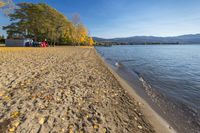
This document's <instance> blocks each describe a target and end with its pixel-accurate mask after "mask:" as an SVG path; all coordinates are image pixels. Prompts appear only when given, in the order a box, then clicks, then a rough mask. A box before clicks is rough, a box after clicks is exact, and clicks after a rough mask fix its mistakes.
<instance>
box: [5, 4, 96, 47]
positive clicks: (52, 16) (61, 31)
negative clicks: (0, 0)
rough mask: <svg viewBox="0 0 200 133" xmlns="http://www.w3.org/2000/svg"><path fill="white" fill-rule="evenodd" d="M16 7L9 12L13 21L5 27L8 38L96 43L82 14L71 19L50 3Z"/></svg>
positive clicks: (52, 42)
mask: <svg viewBox="0 0 200 133" xmlns="http://www.w3.org/2000/svg"><path fill="white" fill-rule="evenodd" d="M2 5H3V4H2ZM17 6H18V8H16V9H15V10H14V13H12V14H9V17H10V20H11V21H12V23H11V24H10V25H8V26H6V27H4V30H6V31H7V33H8V37H9V38H19V37H21V38H33V39H34V40H35V41H44V40H45V39H47V40H48V42H49V43H50V44H52V45H56V44H57V45H59V44H62V45H79V46H80V45H90V46H92V45H93V44H94V42H93V39H92V38H91V37H89V34H88V30H87V28H86V27H85V26H84V25H83V24H82V22H81V21H80V16H79V15H74V18H73V19H72V21H70V20H68V19H67V17H66V16H64V15H63V14H62V13H60V12H58V11H57V10H56V9H54V8H52V7H50V6H49V5H47V4H43V3H39V4H33V3H20V4H18V5H17Z"/></svg>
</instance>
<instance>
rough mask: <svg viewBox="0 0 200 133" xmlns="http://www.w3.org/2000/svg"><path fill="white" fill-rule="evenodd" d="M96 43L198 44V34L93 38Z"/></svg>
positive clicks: (199, 39) (199, 37)
mask: <svg viewBox="0 0 200 133" xmlns="http://www.w3.org/2000/svg"><path fill="white" fill-rule="evenodd" d="M93 39H94V40H95V41H96V42H116V43H131V44H144V43H163V44H165V43H179V44H186V43H190V44H200V34H188V35H182V36H174V37H156V36H133V37H126V38H112V39H104V38H98V37H93Z"/></svg>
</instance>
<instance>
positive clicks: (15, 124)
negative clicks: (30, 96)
mask: <svg viewBox="0 0 200 133" xmlns="http://www.w3.org/2000/svg"><path fill="white" fill-rule="evenodd" d="M19 124H20V122H19V121H16V122H14V123H13V124H12V125H13V126H14V127H16V128H17V127H18V126H19Z"/></svg>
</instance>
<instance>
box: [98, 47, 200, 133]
mask: <svg viewBox="0 0 200 133" xmlns="http://www.w3.org/2000/svg"><path fill="white" fill-rule="evenodd" d="M96 49H97V51H98V52H99V53H100V54H101V55H102V56H103V58H104V59H105V60H106V61H107V62H108V63H109V64H110V65H112V66H113V67H116V68H118V69H122V70H124V73H127V74H129V75H130V73H132V75H133V76H134V75H137V79H138V82H140V83H141V84H142V86H143V87H142V88H140V89H143V90H144V92H145V93H146V94H147V96H148V97H150V98H151V100H152V102H153V103H154V104H155V105H156V106H157V108H158V110H159V111H160V112H161V114H162V115H163V116H164V118H166V119H168V121H169V123H172V125H174V126H175V128H177V130H178V131H182V132H184V131H185V132H188V131H190V132H200V45H132V46H131V45H127V46H112V47H96Z"/></svg>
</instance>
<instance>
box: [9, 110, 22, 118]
mask: <svg viewBox="0 0 200 133" xmlns="http://www.w3.org/2000/svg"><path fill="white" fill-rule="evenodd" d="M19 115H20V113H19V112H18V111H16V112H13V113H11V117H12V118H17V117H18V116H19Z"/></svg>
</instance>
